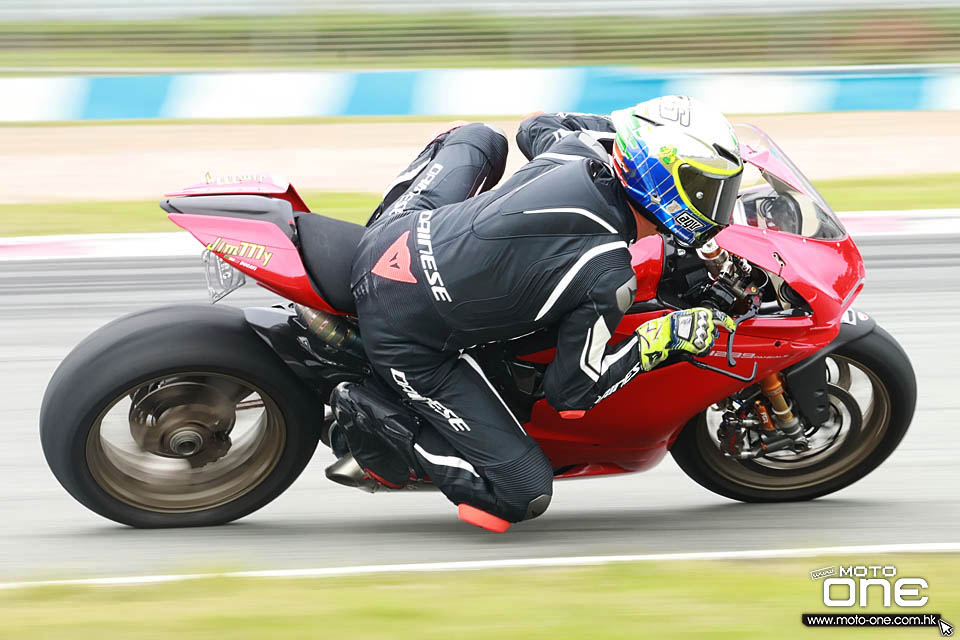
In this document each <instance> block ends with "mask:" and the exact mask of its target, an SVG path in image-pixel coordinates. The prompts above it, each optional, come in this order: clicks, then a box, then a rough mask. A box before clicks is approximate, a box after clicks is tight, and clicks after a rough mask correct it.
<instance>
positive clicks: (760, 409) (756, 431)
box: [717, 373, 809, 460]
mask: <svg viewBox="0 0 960 640" xmlns="http://www.w3.org/2000/svg"><path fill="white" fill-rule="evenodd" d="M759 382H760V391H761V395H762V396H763V397H762V398H756V399H755V400H753V401H752V402H744V403H742V404H741V406H740V407H739V408H737V409H735V410H733V407H732V406H731V407H728V410H727V411H726V412H725V413H724V414H723V419H722V421H721V423H720V428H719V429H718V431H717V437H718V438H719V440H720V449H721V451H723V453H724V455H726V456H728V457H732V458H737V459H739V460H751V459H753V458H758V457H760V456H763V455H766V454H768V453H773V452H775V451H783V450H785V449H790V450H792V451H796V452H799V451H805V450H807V449H808V448H809V444H808V442H807V438H806V437H805V436H804V434H803V425H802V423H801V421H800V418H799V416H797V415H796V414H795V413H794V411H793V405H792V403H791V402H790V400H789V398H788V396H787V393H786V389H785V388H784V385H783V377H782V376H781V375H780V373H772V374H770V375H769V376H767V377H765V378H763V379H761V380H760V381H759ZM751 436H753V437H751Z"/></svg>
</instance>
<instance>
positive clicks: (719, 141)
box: [612, 96, 743, 245]
mask: <svg viewBox="0 0 960 640" xmlns="http://www.w3.org/2000/svg"><path fill="white" fill-rule="evenodd" d="M612 118H613V125H614V127H615V128H616V131H617V136H616V140H615V142H614V145H613V160H614V162H613V164H614V170H615V171H616V173H617V176H618V177H619V178H620V182H622V183H623V186H624V188H625V189H626V191H627V195H628V196H629V197H630V198H631V199H632V200H633V201H634V202H635V203H636V204H639V205H640V206H641V207H642V208H643V209H645V210H646V211H647V212H649V213H650V215H652V216H653V217H654V218H655V219H656V220H655V221H656V222H659V225H660V226H661V227H662V228H665V229H666V230H667V231H669V232H670V233H671V234H673V235H674V236H675V237H676V238H677V239H678V240H680V241H681V242H683V243H684V244H687V245H695V244H699V243H701V242H703V241H705V240H706V239H708V238H710V236H712V235H713V234H714V233H715V232H716V231H718V230H719V229H720V228H722V227H723V226H725V225H727V224H728V223H729V222H730V216H731V215H732V213H733V207H734V204H736V200H737V192H738V190H739V188H740V178H741V176H742V174H743V162H742V161H741V159H740V143H739V142H738V141H737V136H736V134H735V133H734V131H733V127H732V126H731V125H730V123H729V122H728V121H727V119H726V118H725V117H724V116H723V114H722V113H720V112H719V111H717V110H716V109H714V108H713V107H710V106H708V105H706V104H704V103H703V102H700V101H699V100H695V99H692V98H687V97H684V96H664V97H662V98H655V99H653V100H648V101H646V102H641V103H640V104H638V105H636V106H634V107H630V108H628V109H621V110H619V111H614V112H613V114H612Z"/></svg>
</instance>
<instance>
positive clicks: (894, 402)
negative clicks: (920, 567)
mask: <svg viewBox="0 0 960 640" xmlns="http://www.w3.org/2000/svg"><path fill="white" fill-rule="evenodd" d="M832 355H836V356H838V361H840V362H847V363H850V364H851V366H856V367H862V368H863V369H864V370H866V371H868V372H871V373H872V374H873V375H872V376H870V374H869V373H868V374H866V375H865V377H866V378H867V379H868V380H870V381H871V382H872V384H873V387H874V392H875V393H877V396H876V398H877V399H876V400H875V401H874V403H873V404H872V405H871V408H864V407H860V408H861V409H862V410H865V414H863V415H862V416H861V417H862V427H861V428H858V430H857V432H856V433H852V434H850V435H851V436H853V437H854V441H853V442H850V443H843V444H842V447H840V448H838V449H836V450H835V451H834V454H833V456H832V457H830V458H829V459H825V460H822V461H817V460H811V461H810V463H809V464H808V465H806V466H805V467H804V468H802V469H798V470H790V469H789V464H785V465H781V466H780V468H779V469H778V468H776V467H774V468H764V467H763V466H762V465H760V464H758V463H759V462H761V461H763V458H758V459H757V461H751V462H741V461H738V460H733V459H731V458H726V457H724V456H723V454H722V453H721V452H720V450H719V447H718V446H717V444H716V443H717V440H716V438H715V436H714V435H713V434H711V433H710V427H709V426H708V424H707V412H703V413H700V414H699V415H697V416H696V417H695V418H693V419H692V420H691V421H690V422H688V423H687V425H686V426H684V428H683V430H682V431H681V432H680V434H679V436H678V437H677V439H676V441H675V442H674V444H673V447H672V449H671V453H672V454H673V458H674V460H676V461H677V464H678V465H679V466H680V468H681V469H683V471H684V472H685V473H686V474H687V475H688V476H690V478H692V479H693V480H694V481H695V482H697V483H698V484H700V485H701V486H703V487H705V488H707V489H709V490H710V491H713V492H714V493H718V494H720V495H722V496H726V497H728V498H732V499H734V500H740V501H742V502H793V501H800V500H812V499H813V498H818V497H820V496H824V495H827V494H829V493H833V492H834V491H839V490H840V489H843V488H844V487H848V486H850V485H851V484H853V483H854V482H856V481H857V480H860V479H861V478H863V477H864V476H866V475H867V474H868V473H870V472H871V471H873V470H874V469H876V468H877V467H878V466H879V465H880V463H882V462H883V461H884V460H886V459H887V458H888V457H889V456H890V454H891V453H893V451H894V450H895V449H896V448H897V445H898V444H900V441H901V440H902V439H903V436H904V435H905V434H906V433H907V428H908V427H909V426H910V421H911V420H912V419H913V412H914V408H915V405H916V400H917V382H916V377H915V375H914V372H913V367H912V366H911V365H910V359H909V358H908V357H907V354H906V353H905V352H904V351H903V349H902V348H901V347H900V345H899V344H897V342H896V340H894V339H893V338H892V337H891V336H890V334H888V333H887V332H886V331H884V330H883V329H882V328H880V327H879V326H878V327H875V328H874V330H873V331H872V332H871V333H868V334H867V335H865V336H863V337H862V338H859V339H857V340H854V341H853V342H850V343H847V344H845V345H843V346H842V347H840V348H838V349H837V350H836V351H835V352H834V353H833V354H832ZM845 375H846V376H847V384H849V375H850V374H849V369H848V370H847V372H846V374H845ZM849 397H850V396H849V394H847V395H846V397H844V394H843V393H842V391H838V392H837V399H838V400H841V402H840V403H838V404H839V405H841V408H842V406H843V405H845V406H849V403H850V401H849V399H848V398H849ZM854 406H858V405H856V404H854ZM881 419H882V422H883V423H882V424H881V423H880V422H879V421H880V420H881ZM874 423H875V424H874ZM858 439H859V440H858ZM825 455H826V454H825ZM785 462H789V461H785Z"/></svg>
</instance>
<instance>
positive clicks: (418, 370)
mask: <svg viewBox="0 0 960 640" xmlns="http://www.w3.org/2000/svg"><path fill="white" fill-rule="evenodd" d="M612 137H613V129H612V126H611V124H610V122H609V120H608V119H607V118H604V117H600V116H588V115H573V114H570V115H566V114H555V115H541V116H535V117H532V118H528V119H527V120H525V121H524V122H523V123H522V124H521V125H520V129H519V132H518V133H517V143H518V145H519V147H520V150H521V151H522V152H523V153H524V155H525V156H526V157H527V158H528V159H530V162H529V163H527V164H526V165H524V166H523V167H522V168H521V169H520V170H518V171H517V172H516V173H515V174H514V175H513V176H511V177H510V179H508V180H507V181H506V182H505V183H504V184H503V185H501V186H500V188H498V189H496V190H493V191H486V192H484V193H480V194H479V195H473V194H474V193H475V192H477V191H480V190H483V189H489V188H490V187H492V186H493V183H494V182H495V181H496V179H497V178H499V176H500V175H502V173H503V166H504V163H505V160H506V149H507V145H506V139H505V137H504V136H503V134H502V132H499V130H496V129H495V128H493V127H489V126H487V125H483V124H479V123H474V124H470V125H466V126H463V127H460V128H457V129H454V130H453V131H452V132H449V133H447V134H445V135H444V136H441V137H439V138H438V139H436V140H435V141H434V142H432V143H431V144H430V145H428V147H427V149H425V150H424V152H423V153H422V154H421V156H420V157H418V158H417V160H415V161H414V163H413V164H412V165H411V167H410V168H409V169H408V170H407V171H405V172H404V173H403V174H401V176H400V178H399V179H398V181H397V182H396V183H395V184H394V185H391V187H390V188H389V189H388V192H387V195H386V197H385V202H384V203H383V204H382V205H381V207H380V208H378V210H377V212H376V213H375V216H379V217H377V218H376V219H375V220H373V221H372V222H371V225H370V227H369V228H368V230H367V231H366V233H365V234H364V236H363V239H362V242H361V244H360V248H359V250H358V252H357V255H356V257H355V258H354V263H353V273H352V278H351V280H352V283H351V284H352V287H353V293H354V297H355V298H356V302H357V312H358V316H359V322H360V332H361V335H362V337H363V343H364V348H365V349H366V351H367V354H368V355H369V357H370V359H371V361H372V362H373V363H374V366H375V367H376V369H377V371H378V373H379V374H380V375H381V376H382V377H383V378H384V379H385V380H386V381H387V382H388V383H389V384H391V385H393V387H394V388H395V389H396V390H397V391H399V392H400V393H401V394H405V395H406V396H407V397H409V398H411V399H413V400H414V401H415V402H414V403H413V404H414V405H415V406H416V407H417V408H418V412H419V413H421V414H422V415H423V417H425V418H427V419H428V421H429V422H430V423H431V425H432V426H433V427H434V428H435V429H434V430H428V429H425V430H423V431H421V433H420V435H419V436H418V438H417V442H416V444H415V446H414V450H415V452H416V455H417V458H418V461H419V462H420V463H421V465H422V466H423V467H424V469H425V471H426V472H427V473H428V475H429V476H430V477H431V479H432V480H433V481H434V483H436V484H437V485H438V486H439V488H440V489H441V490H442V491H443V492H444V493H445V494H446V495H447V497H448V498H450V499H451V500H452V501H453V502H455V503H464V502H465V503H467V504H470V505H471V506H474V507H477V508H480V509H483V510H485V511H488V512H491V513H493V514H495V515H497V516H499V517H502V518H504V519H506V520H510V521H513V522H516V521H519V520H522V519H524V518H526V517H531V516H532V515H538V514H537V513H529V512H528V505H529V504H530V502H531V501H532V500H534V499H536V498H538V497H540V496H542V495H548V496H549V495H552V479H553V469H552V467H551V465H550V462H549V460H548V459H547V457H546V456H545V455H544V453H543V452H542V451H541V449H540V447H539V446H538V445H537V443H536V442H535V441H534V440H533V439H532V438H531V437H530V436H528V435H527V434H526V432H525V431H524V429H523V427H522V426H521V425H520V424H519V423H518V422H517V420H516V419H515V417H514V416H513V415H512V414H511V412H510V411H509V409H508V408H507V406H506V404H505V403H504V402H503V400H502V399H501V398H500V397H499V396H498V394H497V392H496V391H495V390H494V388H493V386H492V385H491V384H490V382H489V381H488V380H487V379H486V378H485V376H484V374H483V372H482V371H481V369H480V367H479V366H478V364H477V362H476V360H475V359H474V358H473V357H472V356H471V351H470V350H471V347H474V346H476V345H479V344H484V343H488V342H492V341H500V340H508V339H511V338H516V337H519V336H522V335H525V334H528V333H530V332H533V331H535V330H537V329H540V328H543V327H547V326H555V327H557V329H558V336H559V337H558V342H557V353H556V358H555V360H554V361H553V362H552V363H551V364H550V365H549V366H548V367H547V370H546V373H545V377H544V389H545V392H546V397H547V400H548V401H549V402H550V404H551V405H552V406H553V407H554V408H556V409H557V410H560V411H565V410H584V409H589V408H590V407H592V406H593V405H594V404H595V403H596V402H598V400H599V399H600V398H602V397H603V396H604V394H606V393H607V392H608V391H609V390H610V389H613V388H616V387H617V385H619V384H621V383H622V382H624V381H626V380H629V379H630V378H631V377H633V376H634V375H635V374H636V373H637V372H638V371H639V362H640V358H639V353H638V348H637V340H636V338H630V339H628V340H624V341H623V342H621V343H620V344H617V345H615V346H608V345H607V341H608V340H609V339H610V336H611V333H612V332H613V330H614V328H615V327H616V326H617V324H618V323H619V322H620V319H621V318H622V316H623V314H624V312H625V311H626V309H627V308H628V307H629V306H630V304H631V303H632V301H633V297H634V293H635V291H636V280H635V278H634V272H633V269H632V268H631V266H630V254H629V252H628V250H627V245H628V244H629V243H631V242H632V241H633V240H634V238H635V235H636V230H635V223H634V220H633V216H632V213H631V212H630V210H629V208H628V205H627V203H626V195H625V193H624V190H623V188H622V187H621V185H620V182H619V180H618V179H617V177H616V176H615V175H614V174H613V173H612V171H611V169H610V167H609V164H608V155H607V152H606V150H605V149H604V147H603V146H601V145H600V144H598V143H597V142H596V140H597V139H598V138H599V139H602V138H606V139H608V140H609V139H612ZM401 193H402V195H401ZM471 196H473V197H471ZM538 504H543V501H542V500H541V501H539V502H538Z"/></svg>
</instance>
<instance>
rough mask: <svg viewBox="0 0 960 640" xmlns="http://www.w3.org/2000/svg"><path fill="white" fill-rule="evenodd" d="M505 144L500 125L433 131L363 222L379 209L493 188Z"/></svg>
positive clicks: (417, 205)
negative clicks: (430, 138)
mask: <svg viewBox="0 0 960 640" xmlns="http://www.w3.org/2000/svg"><path fill="white" fill-rule="evenodd" d="M507 149H508V146H507V136H506V134H505V133H504V132H503V130H502V129H500V128H499V127H496V126H494V125H487V124H483V123H480V122H474V123H471V124H466V125H463V126H460V127H457V128H455V129H452V130H450V131H448V132H446V133H443V134H441V135H439V136H437V137H436V138H434V139H433V140H431V141H430V143H429V144H428V145H427V146H426V148H424V150H423V151H421V152H420V155H418V156H417V158H416V159H415V160H414V161H413V162H411V163H410V165H409V166H408V167H407V168H406V169H404V170H403V171H402V172H401V173H400V175H398V176H397V177H396V178H395V179H394V181H393V182H392V183H391V184H390V186H388V187H387V188H386V190H385V191H384V194H383V201H382V202H381V203H380V205H379V206H377V208H376V210H375V211H374V213H373V215H372V216H370V220H369V221H368V222H367V226H370V225H372V224H373V223H374V222H375V221H376V220H377V219H379V218H380V217H381V216H382V215H387V216H389V215H393V214H396V213H399V212H401V211H407V210H411V209H419V210H423V209H436V208H437V207H440V206H442V205H445V204H451V203H454V202H460V201H462V200H466V199H467V198H469V197H471V196H474V195H476V194H477V193H483V192H484V191H487V190H488V189H491V188H493V187H494V186H496V184H497V183H498V182H499V181H500V178H501V177H503V171H504V167H505V166H506V163H507Z"/></svg>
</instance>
